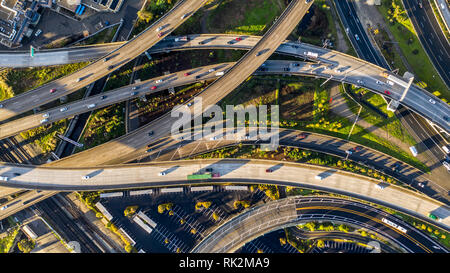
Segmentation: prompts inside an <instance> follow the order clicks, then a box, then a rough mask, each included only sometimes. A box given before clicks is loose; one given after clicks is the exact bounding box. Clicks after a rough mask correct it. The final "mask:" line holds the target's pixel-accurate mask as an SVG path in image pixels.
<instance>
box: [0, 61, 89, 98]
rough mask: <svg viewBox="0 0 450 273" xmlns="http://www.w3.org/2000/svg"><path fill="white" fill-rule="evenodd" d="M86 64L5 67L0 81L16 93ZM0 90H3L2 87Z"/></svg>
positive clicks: (64, 74) (40, 84)
mask: <svg viewBox="0 0 450 273" xmlns="http://www.w3.org/2000/svg"><path fill="white" fill-rule="evenodd" d="M88 64H89V63H88V62H83V63H76V64H66V65H58V66H50V67H34V68H18V69H6V71H5V72H4V73H3V74H2V75H0V77H1V78H0V82H2V81H3V82H4V83H5V84H6V85H7V86H9V87H10V88H11V89H12V92H13V93H14V95H18V94H21V93H23V92H26V91H28V90H31V89H34V88H37V87H39V86H42V85H44V84H46V83H48V82H51V81H54V80H56V79H59V78H61V77H63V76H66V75H68V74H71V73H73V72H75V71H77V70H79V69H81V68H83V67H85V66H86V65H88ZM1 90H4V88H2V89H1ZM4 96H5V95H4V94H2V95H1V96H0V97H4Z"/></svg>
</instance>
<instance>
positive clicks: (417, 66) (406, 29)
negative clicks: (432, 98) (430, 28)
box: [377, 0, 450, 101]
mask: <svg viewBox="0 0 450 273" xmlns="http://www.w3.org/2000/svg"><path fill="white" fill-rule="evenodd" d="M392 2H394V3H396V4H397V5H399V9H400V10H401V11H402V12H403V13H401V14H400V16H398V17H397V19H392V21H390V19H389V18H390V17H391V16H390V15H389V10H390V7H391V3H392ZM377 8H378V10H379V11H380V12H381V14H382V15H383V17H384V19H385V21H386V25H387V26H388V27H389V30H390V31H391V33H392V34H393V35H394V37H395V39H396V40H397V42H398V43H399V46H400V48H401V50H402V52H403V54H404V55H405V57H406V59H407V60H408V63H409V64H410V65H411V66H412V67H413V69H414V71H411V72H413V73H414V74H415V75H416V76H417V77H418V78H419V79H420V80H421V82H423V83H424V85H423V86H424V87H425V88H426V89H427V90H428V91H429V92H431V93H434V92H436V91H438V92H439V93H440V94H441V98H442V99H445V100H446V101H449V100H450V90H449V89H447V87H446V85H445V83H444V82H443V81H442V79H441V78H440V77H439V74H438V73H437V71H436V69H435V68H434V66H433V64H432V63H431V61H430V59H429V58H428V55H427V54H426V52H425V50H424V49H423V48H422V45H421V43H420V41H419V38H418V37H417V34H416V33H415V31H414V28H413V26H412V23H411V20H410V19H409V18H408V16H407V14H406V13H405V10H404V7H403V4H402V2H401V1H400V0H383V1H382V5H381V6H377ZM414 50H416V51H417V54H414V53H413V51H414ZM433 75H434V76H435V77H433Z"/></svg>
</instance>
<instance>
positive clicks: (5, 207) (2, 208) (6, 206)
mask: <svg viewBox="0 0 450 273" xmlns="http://www.w3.org/2000/svg"><path fill="white" fill-rule="evenodd" d="M7 208H8V205H4V206H3V207H1V208H0V210H5V209H7Z"/></svg>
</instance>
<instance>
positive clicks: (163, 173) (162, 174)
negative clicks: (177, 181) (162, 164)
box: [158, 172, 166, 176]
mask: <svg viewBox="0 0 450 273" xmlns="http://www.w3.org/2000/svg"><path fill="white" fill-rule="evenodd" d="M158 175H159V176H164V175H166V172H160V173H158Z"/></svg>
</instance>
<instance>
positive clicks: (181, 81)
mask: <svg viewBox="0 0 450 273" xmlns="http://www.w3.org/2000/svg"><path fill="white" fill-rule="evenodd" d="M234 64H235V63H221V64H215V65H209V66H204V67H198V68H193V69H188V70H184V71H179V72H176V73H172V74H169V75H164V76H160V77H156V78H152V79H149V80H146V81H143V82H140V83H138V84H133V85H129V86H124V87H120V88H117V89H114V90H111V91H108V92H104V93H102V94H99V95H96V96H91V97H88V98H85V99H82V100H79V101H76V102H72V103H69V104H65V105H63V106H64V107H66V108H67V110H66V111H64V112H61V111H60V109H61V108H62V107H63V106H59V107H55V108H52V109H49V110H46V111H43V112H40V113H36V114H34V115H29V116H26V117H23V118H20V119H16V120H13V121H11V122H7V123H4V124H0V139H1V138H6V137H10V136H13V135H16V134H18V133H20V132H22V131H26V130H29V129H32V128H35V127H38V126H41V125H43V124H48V123H52V122H56V121H58V120H61V119H65V118H69V117H72V116H75V115H79V114H82V113H84V112H89V111H92V110H95V109H99V108H102V107H105V106H108V105H111V104H115V103H119V102H122V101H125V100H128V99H132V98H137V97H139V96H142V95H144V94H151V93H156V92H159V91H162V90H166V89H168V88H172V87H178V86H182V85H187V84H192V83H194V82H196V81H207V80H214V79H217V78H218V77H219V76H218V75H217V74H216V73H217V72H221V71H227V70H228V69H230V68H231V67H232V66H233V65H234ZM263 65H264V66H262V67H261V68H260V69H258V70H257V71H256V72H255V74H257V75H260V74H288V75H299V76H310V77H316V78H324V79H330V78H331V79H333V80H334V81H340V82H345V83H351V84H355V85H357V84H358V80H360V78H359V77H357V76H354V75H350V76H349V75H339V74H337V75H336V74H335V73H333V70H331V69H326V68H327V65H326V64H319V65H317V64H313V63H308V62H303V61H277V60H267V61H265V62H264V64H263ZM286 68H288V69H289V71H286V70H285V69H286ZM210 69H214V71H213V72H210V71H209V70H210ZM185 73H189V75H188V76H185ZM160 79H161V80H163V82H162V83H156V82H157V81H158V80H160ZM153 87H154V88H155V89H152V88H153ZM135 88H137V89H135ZM371 90H372V91H374V92H377V93H380V94H382V93H383V90H384V89H383V87H382V86H380V85H374V86H373V87H372V88H371ZM132 93H136V94H135V95H132ZM104 96H106V98H104V99H103V97H104ZM392 96H394V95H392ZM36 100H39V99H38V98H37V99H36ZM88 105H94V106H93V107H88ZM44 114H48V117H43V115H44ZM44 118H45V119H46V120H47V121H46V122H44V123H41V121H42V120H43V119H44Z"/></svg>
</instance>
